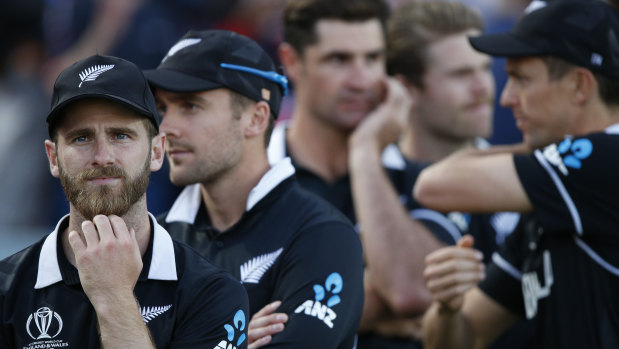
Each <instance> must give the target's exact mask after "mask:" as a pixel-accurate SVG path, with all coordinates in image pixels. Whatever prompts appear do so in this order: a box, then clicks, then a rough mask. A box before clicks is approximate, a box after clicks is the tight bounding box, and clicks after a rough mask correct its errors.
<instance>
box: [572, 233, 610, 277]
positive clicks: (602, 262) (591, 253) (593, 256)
mask: <svg viewBox="0 0 619 349" xmlns="http://www.w3.org/2000/svg"><path fill="white" fill-rule="evenodd" d="M574 241H575V242H576V245H577V246H578V247H580V249H581V250H583V251H585V253H586V254H587V255H589V257H591V259H593V260H594V261H595V262H596V263H597V264H599V265H600V266H601V267H602V268H604V269H606V270H608V271H609V272H611V273H613V274H615V275H616V276H619V268H617V267H615V266H614V265H612V264H610V263H608V262H607V261H605V260H604V258H602V257H600V255H599V254H597V253H595V251H593V249H592V248H591V247H589V245H587V244H586V243H585V242H584V241H582V240H581V239H579V238H578V237H577V236H574Z"/></svg>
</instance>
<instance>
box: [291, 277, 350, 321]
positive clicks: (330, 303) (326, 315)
mask: <svg viewBox="0 0 619 349" xmlns="http://www.w3.org/2000/svg"><path fill="white" fill-rule="evenodd" d="M343 288H344V281H343V280H342V276H341V275H340V274H339V273H331V274H330V275H329V276H327V279H326V280H325V284H324V287H323V285H314V300H309V299H308V300H306V301H305V302H303V304H301V305H299V306H298V307H297V309H295V311H294V312H295V314H298V313H301V312H303V313H305V314H306V315H309V316H312V317H315V318H318V319H319V320H322V322H324V323H325V325H327V326H328V327H329V328H333V320H335V318H336V317H337V314H336V313H335V311H333V309H331V308H332V307H334V306H336V305H338V304H340V302H341V301H342V299H341V298H340V296H339V295H338V294H339V293H340V292H341V291H342V289H343ZM327 295H329V297H328V298H327ZM325 299H327V301H326V304H323V303H322V301H324V300H325Z"/></svg>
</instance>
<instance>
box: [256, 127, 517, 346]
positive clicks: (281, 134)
mask: <svg viewBox="0 0 619 349" xmlns="http://www.w3.org/2000/svg"><path fill="white" fill-rule="evenodd" d="M287 127H288V125H287V124H286V123H285V122H281V123H279V124H277V126H276V127H275V129H274V130H273V134H272V136H271V142H270V144H269V148H268V155H269V161H270V162H271V163H275V162H277V161H280V160H281V159H282V158H284V157H288V156H290V154H289V153H288V152H287V147H286V130H287ZM381 160H382V165H383V168H384V169H385V171H386V173H387V175H388V177H389V179H390V181H391V183H392V185H393V187H394V189H395V190H396V192H397V194H398V195H399V197H400V201H401V202H402V205H403V206H404V207H405V208H406V209H407V210H408V212H409V214H410V216H411V217H412V218H414V219H416V220H418V221H419V222H421V223H422V224H423V225H424V226H425V227H426V228H427V229H428V230H430V231H431V232H432V233H433V234H434V235H435V236H436V237H437V238H438V239H439V240H440V241H442V242H443V243H444V244H447V245H455V244H456V242H457V241H458V240H459V239H460V238H461V237H462V236H463V235H464V234H471V235H473V236H474V237H475V247H476V248H477V249H479V250H481V251H482V252H483V253H484V258H485V259H487V260H488V261H489V259H490V256H491V254H492V252H493V251H495V250H496V247H497V245H500V244H502V243H503V240H504V239H505V237H506V236H507V235H509V233H511V232H512V231H513V229H514V228H515V227H516V225H517V223H518V221H519V219H520V215H519V214H518V213H513V212H500V213H496V214H484V215H481V214H476V215H471V214H468V213H461V212H450V213H447V214H445V213H440V212H438V211H434V210H431V209H428V208H425V207H423V206H421V205H420V204H419V203H418V202H417V201H416V200H415V199H414V198H413V197H412V190H413V187H414V185H415V182H416V180H417V177H418V176H419V173H420V172H421V170H423V169H424V168H425V167H426V166H428V165H429V164H428V163H422V162H416V161H410V160H407V159H406V158H404V156H403V155H402V153H401V152H400V150H399V149H398V147H397V146H396V145H393V144H392V145H389V146H387V147H386V148H385V150H384V151H383V153H382V159H381ZM292 163H293V165H294V166H295V169H296V175H297V179H298V181H299V183H300V184H301V186H302V187H303V188H304V189H306V190H308V191H310V192H313V193H315V194H317V195H318V196H321V197H322V198H324V199H326V200H327V201H329V202H330V203H331V204H333V205H334V206H335V207H336V208H338V209H339V210H340V211H341V212H342V213H344V215H346V216H347V217H348V218H349V219H350V220H351V221H352V222H356V216H355V211H354V204H353V197H352V187H351V185H350V177H349V176H348V175H346V176H343V177H341V178H339V179H337V180H336V181H335V182H333V183H327V182H325V181H324V180H323V179H322V178H320V177H319V176H318V175H316V174H315V173H313V172H312V171H310V170H308V169H305V168H303V167H302V166H299V165H298V164H295V163H294V159H292ZM356 228H357V230H360V229H359V227H358V226H356ZM366 348H381V349H383V348H401V349H405V348H406V349H412V348H421V343H420V342H417V341H412V340H410V339H403V338H392V337H390V338H387V337H382V336H378V335H374V334H364V335H363V336H360V338H359V349H366Z"/></svg>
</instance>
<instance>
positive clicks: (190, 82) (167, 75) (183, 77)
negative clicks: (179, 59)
mask: <svg viewBox="0 0 619 349" xmlns="http://www.w3.org/2000/svg"><path fill="white" fill-rule="evenodd" d="M144 76H146V80H148V83H149V84H151V85H152V86H154V87H157V88H161V89H164V90H167V91H172V92H197V91H208V90H213V89H216V88H220V87H223V85H222V84H221V83H218V82H213V81H210V80H204V79H200V78H196V77H195V76H191V75H188V74H184V73H180V72H177V71H174V70H168V69H151V70H145V71H144Z"/></svg>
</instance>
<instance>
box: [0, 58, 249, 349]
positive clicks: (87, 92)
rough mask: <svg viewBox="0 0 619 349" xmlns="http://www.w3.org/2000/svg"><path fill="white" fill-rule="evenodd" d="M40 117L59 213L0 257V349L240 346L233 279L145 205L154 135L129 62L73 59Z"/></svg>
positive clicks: (146, 99)
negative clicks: (50, 227)
mask: <svg viewBox="0 0 619 349" xmlns="http://www.w3.org/2000/svg"><path fill="white" fill-rule="evenodd" d="M47 122H48V124H49V135H50V137H51V140H47V141H46V142H45V148H46V150H47V156H48V159H49V165H50V170H51V172H52V175H53V176H54V177H58V178H60V180H61V183H62V186H63V188H64V191H65V193H66V195H67V198H68V199H69V203H70V214H68V215H67V216H65V217H63V218H62V219H61V220H60V222H59V223H58V225H57V226H56V229H55V230H54V231H53V232H52V233H51V234H50V235H48V236H47V237H46V238H45V239H43V240H41V241H40V242H38V243H36V244H34V245H32V246H30V247H28V248H26V249H25V250H23V251H21V252H18V253H17V254H15V255H13V256H11V257H8V258H7V259H5V260H3V261H1V262H0V348H2V349H9V348H56V347H71V348H155V347H157V348H215V347H217V348H227V347H229V346H230V345H234V346H235V347H240V348H246V347H247V340H246V333H247V330H246V327H247V326H246V323H247V318H246V314H247V312H248V300H247V294H246V292H245V290H244V289H243V287H242V286H241V285H239V284H238V282H237V281H236V280H234V279H233V278H232V277H231V276H230V275H229V274H227V273H225V272H224V271H222V270H220V269H219V268H216V267H214V266H213V265H211V264H209V263H208V262H207V261H206V260H205V259H203V258H202V257H200V256H199V255H198V254H197V253H196V252H194V251H193V250H192V249H191V248H189V247H188V246H186V245H184V244H180V243H178V242H173V241H172V239H171V238H170V236H169V234H168V233H167V232H166V231H165V229H163V228H162V227H161V226H160V225H158V224H157V222H156V221H155V218H154V217H153V216H152V215H150V214H149V213H148V211H147V208H146V187H147V186H148V179H149V176H150V172H151V171H157V170H159V168H160V167H161V164H162V162H163V156H164V142H165V137H164V136H163V135H162V134H159V132H158V131H159V122H160V118H159V115H158V113H157V109H156V106H155V101H154V98H153V96H152V93H151V92H150V89H149V86H148V83H147V81H146V79H145V78H144V75H143V74H142V72H141V71H140V69H139V68H138V67H137V66H135V65H134V64H133V63H130V62H127V61H125V60H122V59H120V58H116V57H106V56H98V55H96V56H92V57H89V58H86V59H84V60H81V61H79V62H77V63H75V64H73V65H72V66H70V67H69V68H67V69H65V70H64V71H63V72H62V73H61V74H60V76H59V77H58V79H57V80H56V83H55V85H54V93H53V96H52V110H51V112H50V114H49V115H48V117H47Z"/></svg>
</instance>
